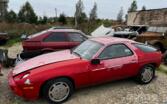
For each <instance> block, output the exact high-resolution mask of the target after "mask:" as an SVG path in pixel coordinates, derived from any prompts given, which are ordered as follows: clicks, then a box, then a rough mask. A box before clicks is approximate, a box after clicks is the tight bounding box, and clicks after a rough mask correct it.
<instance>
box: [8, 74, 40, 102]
mask: <svg viewBox="0 0 167 104" xmlns="http://www.w3.org/2000/svg"><path fill="white" fill-rule="evenodd" d="M8 83H9V86H10V88H11V90H12V91H13V93H14V94H16V95H18V96H20V97H23V98H25V99H27V100H35V99H37V98H38V97H39V90H38V89H35V87H33V88H32V86H22V87H20V86H18V85H17V83H16V82H15V80H14V78H13V75H12V71H11V72H10V73H9V76H8Z"/></svg>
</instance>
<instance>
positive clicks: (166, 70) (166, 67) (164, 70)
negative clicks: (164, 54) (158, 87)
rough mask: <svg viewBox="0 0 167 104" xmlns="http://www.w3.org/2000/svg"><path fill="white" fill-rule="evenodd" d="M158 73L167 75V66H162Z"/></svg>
mask: <svg viewBox="0 0 167 104" xmlns="http://www.w3.org/2000/svg"><path fill="white" fill-rule="evenodd" d="M158 71H159V72H162V73H164V74H167V66H165V65H161V66H160V67H159V68H158Z"/></svg>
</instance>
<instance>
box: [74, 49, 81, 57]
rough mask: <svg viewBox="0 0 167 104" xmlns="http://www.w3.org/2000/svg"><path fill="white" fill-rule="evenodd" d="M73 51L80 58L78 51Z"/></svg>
mask: <svg viewBox="0 0 167 104" xmlns="http://www.w3.org/2000/svg"><path fill="white" fill-rule="evenodd" d="M73 53H74V54H76V55H77V56H79V57H80V58H81V55H80V54H79V53H77V52H74V51H73Z"/></svg>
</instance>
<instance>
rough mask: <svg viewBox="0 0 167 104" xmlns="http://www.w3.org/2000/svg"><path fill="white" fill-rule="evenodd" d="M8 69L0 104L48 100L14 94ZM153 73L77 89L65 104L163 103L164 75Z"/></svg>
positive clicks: (0, 82)
mask: <svg viewBox="0 0 167 104" xmlns="http://www.w3.org/2000/svg"><path fill="white" fill-rule="evenodd" d="M20 51H21V47H20V46H18V44H17V45H15V46H13V47H11V48H10V52H11V53H10V55H11V56H12V57H15V54H16V53H19V52H20ZM163 68H164V66H163ZM8 72H9V69H3V73H4V76H3V77H0V104H48V103H47V102H46V101H45V100H44V99H42V98H40V99H38V100H36V101H26V100H24V99H22V98H20V97H17V96H16V95H14V94H13V93H12V92H11V91H10V89H9V87H8V83H7V75H8ZM156 76H157V77H156V78H155V79H154V80H153V82H152V83H150V84H148V85H139V84H137V83H135V82H134V81H133V80H132V79H126V80H120V81H115V82H111V83H107V84H103V85H99V86H92V87H89V88H84V89H80V90H78V91H76V92H75V93H74V95H73V96H72V97H71V98H70V99H69V100H68V101H67V102H66V103H65V104H167V75H166V74H163V73H161V72H157V73H156Z"/></svg>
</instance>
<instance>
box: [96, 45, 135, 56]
mask: <svg viewBox="0 0 167 104" xmlns="http://www.w3.org/2000/svg"><path fill="white" fill-rule="evenodd" d="M131 55H133V52H132V51H131V50H130V49H129V48H128V47H127V46H126V45H124V44H114V45H111V46H108V47H107V48H105V49H104V50H103V52H102V53H101V54H100V55H99V58H100V59H113V58H120V57H126V56H131Z"/></svg>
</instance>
